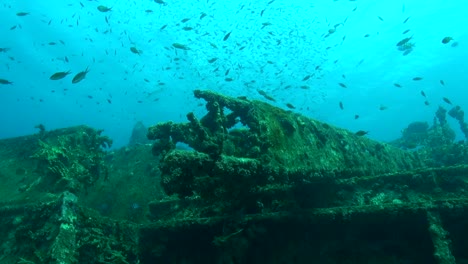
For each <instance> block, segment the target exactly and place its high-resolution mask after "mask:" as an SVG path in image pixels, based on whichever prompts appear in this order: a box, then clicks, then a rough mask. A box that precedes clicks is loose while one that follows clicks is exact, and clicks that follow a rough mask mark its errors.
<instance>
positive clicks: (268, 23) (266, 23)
mask: <svg viewBox="0 0 468 264" xmlns="http://www.w3.org/2000/svg"><path fill="white" fill-rule="evenodd" d="M271 25H272V24H271V23H270V22H264V23H262V29H264V28H265V27H267V26H271Z"/></svg>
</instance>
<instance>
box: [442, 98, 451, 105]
mask: <svg viewBox="0 0 468 264" xmlns="http://www.w3.org/2000/svg"><path fill="white" fill-rule="evenodd" d="M442 100H444V102H446V103H447V104H449V105H451V104H452V102H451V101H450V100H449V99H448V98H447V97H444V98H442Z"/></svg>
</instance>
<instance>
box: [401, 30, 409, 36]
mask: <svg viewBox="0 0 468 264" xmlns="http://www.w3.org/2000/svg"><path fill="white" fill-rule="evenodd" d="M408 32H410V30H409V29H407V30H405V31H403V32H402V34H403V35H404V34H406V33H408Z"/></svg>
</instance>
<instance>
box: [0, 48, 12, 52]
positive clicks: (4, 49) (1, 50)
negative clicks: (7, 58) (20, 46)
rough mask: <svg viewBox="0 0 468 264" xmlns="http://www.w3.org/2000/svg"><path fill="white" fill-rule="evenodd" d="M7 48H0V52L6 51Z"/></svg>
mask: <svg viewBox="0 0 468 264" xmlns="http://www.w3.org/2000/svg"><path fill="white" fill-rule="evenodd" d="M9 50H10V49H9V48H0V52H7V51H9Z"/></svg>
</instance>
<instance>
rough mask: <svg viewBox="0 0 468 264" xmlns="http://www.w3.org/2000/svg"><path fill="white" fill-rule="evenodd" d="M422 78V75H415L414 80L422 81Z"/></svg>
mask: <svg viewBox="0 0 468 264" xmlns="http://www.w3.org/2000/svg"><path fill="white" fill-rule="evenodd" d="M422 79H423V78H422V77H414V78H413V81H420V80H422Z"/></svg>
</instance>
